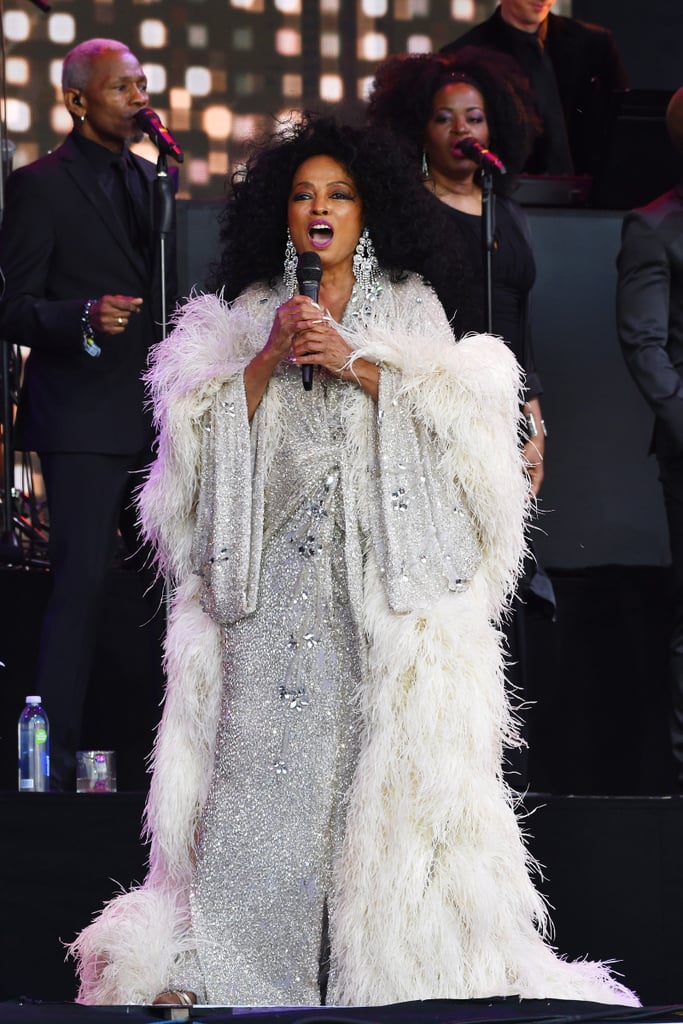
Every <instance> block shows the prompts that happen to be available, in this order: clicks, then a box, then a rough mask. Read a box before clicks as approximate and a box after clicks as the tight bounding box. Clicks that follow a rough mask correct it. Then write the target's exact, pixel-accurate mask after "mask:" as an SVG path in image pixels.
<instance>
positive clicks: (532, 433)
mask: <svg viewBox="0 0 683 1024" xmlns="http://www.w3.org/2000/svg"><path fill="white" fill-rule="evenodd" d="M524 421H525V423H526V433H527V437H528V438H529V439H531V438H533V437H538V425H537V423H536V417H535V416H534V414H533V413H532V412H525V413H524ZM541 430H542V431H543V436H544V437H547V436H548V431H547V429H546V425H545V420H541Z"/></svg>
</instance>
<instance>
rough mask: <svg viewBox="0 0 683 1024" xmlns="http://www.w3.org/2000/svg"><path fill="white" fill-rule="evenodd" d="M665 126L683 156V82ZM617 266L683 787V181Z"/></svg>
mask: <svg viewBox="0 0 683 1024" xmlns="http://www.w3.org/2000/svg"><path fill="white" fill-rule="evenodd" d="M667 127H668V130H669V135H670V137H671V141H672V143H673V145H674V147H675V149H676V150H677V152H678V153H679V154H681V155H683V88H680V89H678V91H677V92H675V93H674V95H673V97H672V99H671V101H670V103H669V106H668V109H667ZM617 266H618V285H617V327H618V332H619V341H620V343H621V348H622V352H623V355H624V358H625V360H626V365H627V366H628V369H629V371H630V372H631V375H632V376H633V378H634V380H635V382H636V384H637V385H638V387H639V389H640V391H641V392H642V394H643V395H644V397H645V399H646V401H647V402H648V405H649V406H650V408H651V409H652V411H653V412H654V414H655V428H654V434H653V438H652V444H651V451H652V452H654V454H655V455H656V458H657V463H658V466H659V479H660V482H661V484H662V490H663V493H664V503H665V507H666V513H667V521H668V527H669V540H670V543H671V561H672V569H673V629H672V634H671V641H670V659H669V664H670V670H671V686H672V690H671V693H672V701H671V717H670V729H671V740H672V750H673V755H674V761H675V766H676V773H677V783H678V788H679V790H680V791H681V792H683V181H681V183H679V184H678V186H677V187H676V188H673V189H671V191H669V192H666V193H664V195H661V196H659V198H657V199H655V200H654V201H653V202H651V203H650V204H649V205H648V206H644V207H642V208H640V209H638V210H632V211H631V212H630V213H628V214H626V216H625V218H624V222H623V227H622V244H621V250H620V252H619V257H618V262H617Z"/></svg>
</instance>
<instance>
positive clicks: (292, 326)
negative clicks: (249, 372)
mask: <svg viewBox="0 0 683 1024" xmlns="http://www.w3.org/2000/svg"><path fill="white" fill-rule="evenodd" d="M322 318H323V311H322V310H321V308H320V306H318V305H316V303H315V302H313V300H312V299H309V298H308V296H307V295H293V296H292V297H291V299H288V300H287V302H283V303H282V305H281V306H278V308H277V310H276V312H275V319H274V320H273V326H272V327H271V329H270V334H269V335H268V341H267V342H266V344H265V346H264V348H263V352H262V355H268V356H270V357H272V358H276V359H277V362H278V363H279V362H280V360H282V359H288V358H289V357H290V349H291V348H292V345H293V343H294V341H295V339H296V338H297V337H299V336H301V335H302V334H305V333H307V332H308V331H309V330H311V329H313V328H314V327H315V325H317V324H321V323H322ZM276 365H277V364H276Z"/></svg>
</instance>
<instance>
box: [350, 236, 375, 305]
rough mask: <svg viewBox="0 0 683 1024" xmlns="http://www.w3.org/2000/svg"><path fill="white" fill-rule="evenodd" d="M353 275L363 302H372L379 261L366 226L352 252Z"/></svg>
mask: <svg viewBox="0 0 683 1024" xmlns="http://www.w3.org/2000/svg"><path fill="white" fill-rule="evenodd" d="M353 276H354V277H355V279H356V281H357V282H358V285H359V287H360V289H361V290H362V292H363V297H364V299H365V302H366V303H368V302H372V301H373V299H374V298H375V296H376V294H377V290H378V284H379V263H378V261H377V256H376V255H375V247H374V245H373V244H372V239H371V238H370V232H369V231H368V229H367V228H363V230H362V232H361V236H360V238H359V239H358V245H357V246H356V251H355V253H354V254H353Z"/></svg>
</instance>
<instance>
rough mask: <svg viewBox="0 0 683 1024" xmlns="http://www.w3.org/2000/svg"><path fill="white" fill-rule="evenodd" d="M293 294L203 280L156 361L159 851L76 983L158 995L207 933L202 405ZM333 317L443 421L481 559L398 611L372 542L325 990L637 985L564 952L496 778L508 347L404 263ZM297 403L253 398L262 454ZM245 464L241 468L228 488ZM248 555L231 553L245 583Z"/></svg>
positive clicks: (420, 417) (357, 460) (513, 481)
mask: <svg viewBox="0 0 683 1024" xmlns="http://www.w3.org/2000/svg"><path fill="white" fill-rule="evenodd" d="M281 299H282V296H278V295H276V294H273V293H271V292H269V291H268V290H267V289H264V288H252V289H249V290H248V291H247V292H246V293H245V294H244V295H243V296H241V297H240V299H239V300H238V301H237V302H236V303H235V304H234V305H233V306H232V307H231V308H227V307H226V306H225V304H224V303H223V302H221V300H220V299H219V298H217V297H216V296H211V295H202V296H197V297H195V298H193V299H192V300H191V301H190V302H189V303H188V305H187V306H186V307H185V308H184V309H183V310H182V311H181V314H180V316H179V318H178V322H177V325H176V327H175V330H174V331H173V333H172V334H171V335H170V337H169V338H168V339H167V340H166V341H165V342H163V343H162V344H161V345H160V346H158V348H157V351H156V354H155V357H154V365H153V368H152V370H151V371H150V375H149V380H150V384H151V387H152V393H153V399H154V407H155V415H156V420H157V423H158V426H159V429H160V441H159V451H158V457H157V461H156V463H155V464H154V466H153V468H152V471H151V474H150V477H149V480H148V482H147V483H146V484H145V486H144V488H143V490H142V493H141V496H140V508H141V516H142V521H143V524H144V526H145V529H146V531H147V534H148V536H149V537H150V538H151V539H152V540H153V542H154V543H155V545H156V547H157V550H158V552H159V561H160V566H161V568H162V570H163V571H164V573H165V574H166V575H167V576H168V577H169V579H170V580H171V581H172V582H173V585H174V587H175V592H174V598H173V605H172V610H171V615H170V622H169V629H168V637H167V643H166V671H167V677H168V685H167V693H166V699H165V706H164V713H163V719H162V723H161V727H160V730H159V734H158V737H157V740H156V744H155V751H154V774H153V778H152V784H151V788H150V794H149V799H148V803H147V808H146V832H147V835H148V837H149V838H150V840H151V857H150V870H149V874H148V877H147V879H146V881H145V883H144V885H143V886H142V887H140V888H138V889H135V890H133V891H132V892H130V893H124V894H121V895H120V896H118V897H116V898H115V899H114V900H113V901H112V902H111V903H109V904H108V905H107V906H106V907H105V908H104V910H103V911H102V913H101V914H100V915H99V917H98V918H97V919H96V920H95V921H94V922H93V924H91V925H90V926H89V927H88V928H86V929H85V930H84V931H83V932H82V933H81V935H80V936H79V937H78V939H77V940H76V942H75V943H74V946H73V952H74V954H75V955H76V956H77V957H78V959H79V968H80V977H81V990H80V994H79V1000H80V1001H82V1002H86V1003H136V1002H143V1003H144V1002H149V1001H151V1000H152V999H153V998H154V996H155V995H156V994H157V993H159V992H161V991H163V990H164V989H166V988H168V987H169V986H173V985H174V984H175V983H176V982H175V979H176V978H177V964H178V962H179V960H180V959H182V956H183V954H184V953H186V952H188V951H192V949H193V948H194V945H195V939H194V936H193V933H192V920H191V913H190V909H189V899H188V891H189V886H190V881H191V877H192V870H193V855H194V851H195V839H196V831H197V828H198V827H199V823H200V818H201V812H202V808H203V807H204V805H205V802H206V799H207V794H208V791H209V786H210V783H211V777H212V765H213V759H214V746H215V740H216V723H217V720H218V715H219V705H220V699H221V692H222V686H223V679H222V667H221V629H220V626H219V625H218V624H217V623H216V622H215V621H214V619H213V618H211V617H210V616H209V615H208V614H207V613H206V612H205V611H203V610H202V607H201V604H200V600H201V597H202V590H203V588H204V582H203V580H202V578H201V577H200V576H199V575H195V571H196V569H197V551H198V548H197V516H198V508H199V506H200V504H201V496H200V477H201V465H202V463H201V459H202V446H203V441H204V439H205V438H204V436H203V423H204V417H205V414H207V412H209V411H210V410H211V409H212V407H213V406H214V405H215V403H216V402H217V400H218V396H219V394H220V392H221V389H222V388H223V386H224V384H225V382H226V381H229V380H235V379H236V378H239V377H240V376H241V373H242V371H243V369H244V367H245V366H246V364H247V363H248V362H249V361H250V360H251V358H253V356H254V355H255V353H256V352H258V351H259V350H260V349H261V348H262V346H263V344H264V341H265V338H266V337H267V334H268V330H269V328H270V324H271V322H272V317H273V313H274V310H275V307H276V306H277V304H278V303H279V301H281ZM343 330H344V333H345V334H346V336H347V338H348V339H349V341H350V343H351V345H352V347H353V348H354V350H355V352H356V355H360V356H363V357H366V358H368V359H371V360H372V361H374V362H377V363H379V364H381V366H382V370H381V374H382V378H384V379H386V381H389V380H391V381H392V391H391V396H392V397H391V401H392V403H394V404H397V405H398V407H400V409H401V410H402V411H403V413H404V414H405V415H406V416H407V417H408V418H409V419H410V420H411V422H413V423H415V424H417V426H418V428H419V430H420V431H423V432H426V435H427V436H431V437H433V439H434V445H435V446H436V448H437V449H438V452H439V459H438V465H437V470H436V471H437V472H438V473H439V474H440V479H441V480H442V484H443V488H444V489H445V490H446V491H447V490H448V488H449V487H451V485H452V484H453V481H457V486H458V488H459V491H458V493H459V494H460V495H461V496H462V497H463V500H464V503H465V506H466V508H467V509H468V511H469V515H470V517H471V521H472V523H473V524H474V528H475V531H476V534H477V539H478V544H479V548H480V552H481V566H480V568H479V570H478V572H477V573H476V576H475V579H474V580H473V582H472V585H471V587H470V590H469V591H468V592H467V594H464V595H463V594H457V593H451V592H449V590H448V588H445V589H444V588H443V587H442V589H441V592H440V593H435V594H434V595H433V597H432V598H431V599H430V600H429V601H428V602H427V604H426V605H425V599H424V589H422V590H421V589H420V587H417V588H416V592H418V591H419V593H420V594H421V599H420V600H416V602H415V606H414V607H400V608H399V609H398V610H397V607H396V602H397V601H398V603H399V605H400V604H401V602H402V603H403V604H405V603H406V601H407V602H408V603H409V602H410V597H409V594H408V595H406V593H401V594H398V596H397V594H392V593H391V584H390V581H388V580H387V575H386V572H385V571H384V566H381V565H379V564H378V559H380V561H381V554H378V551H377V550H375V549H373V548H372V546H371V547H370V548H369V549H368V550H366V551H365V566H364V575H363V589H362V607H361V624H362V629H363V631H364V634H365V636H366V637H367V644H368V679H367V680H365V681H364V683H363V686H362V692H361V693H360V695H359V703H360V714H361V717H362V722H363V741H362V746H361V750H360V756H359V759H358V763H357V767H356V770H355V773H354V779H353V783H352V786H351V792H350V796H349V808H348V814H347V819H346V831H345V837H344V844H343V850H342V853H341V857H340V858H339V861H338V863H337V864H336V866H335V878H336V890H337V894H336V902H335V911H334V914H335V919H334V921H333V922H331V932H332V945H333V968H334V972H333V973H334V979H335V981H334V991H333V993H332V997H333V999H334V1001H336V1002H339V1003H348V1004H372V1003H389V1002H394V1001H403V1000H414V999H430V998H457V999H463V998H480V997H486V996H495V995H498V996H504V995H511V994H516V995H519V996H523V997H532V998H550V997H554V998H571V999H576V998H585V999H591V1000H598V1001H604V1002H617V1003H619V1002H622V1003H633V1002H635V1001H636V1000H635V997H634V996H633V995H632V994H631V993H630V992H628V991H627V990H626V989H624V988H622V987H621V986H620V985H618V983H616V982H615V981H614V979H613V978H612V977H611V976H610V974H609V971H608V970H607V969H606V968H604V967H603V966H602V965H599V964H590V963H584V962H582V963H576V964H570V963H567V962H565V961H563V960H562V959H560V958H558V956H557V955H556V954H555V952H554V951H553V950H552V949H551V948H550V947H549V946H548V944H547V942H546V938H545V936H546V931H547V917H546V911H545V907H544V903H543V900H542V898H541V896H540V895H539V894H538V893H537V892H536V890H535V888H534V886H533V884H532V881H531V879H530V874H529V871H530V868H531V867H532V865H531V864H530V861H529V857H528V854H527V852H526V850H525V847H524V844H523V841H522V836H521V831H520V828H519V824H518V822H517V820H516V816H515V810H514V806H513V799H512V797H511V794H510V792H509V790H508V789H507V787H506V785H505V783H504V782H503V780H502V775H501V756H502V747H503V744H504V742H511V741H514V739H515V737H514V727H513V724H512V721H511V716H510V711H509V708H508V704H507V699H506V696H505V690H504V681H503V658H502V652H501V646H500V635H499V633H498V630H497V628H496V626H495V623H496V621H498V620H499V619H500V616H501V615H502V614H503V612H504V610H505V608H506V602H507V600H508V598H509V595H510V593H511V591H512V589H513V586H514V582H515V579H516V574H517V572H518V569H519V565H520V561H521V557H522V553H523V523H524V517H525V509H526V505H527V500H528V498H527V483H526V479H525V475H524V472H523V467H522V464H521V456H520V453H519V446H518V438H517V427H518V410H519V405H518V402H519V383H520V382H519V374H518V370H517V367H516V364H515V363H514V360H513V358H512V356H511V355H510V353H509V352H508V350H507V349H506V347H505V345H504V344H503V343H502V342H501V341H499V340H498V339H494V338H490V337H487V336H476V337H468V338H465V339H462V340H461V341H460V342H458V343H457V344H454V342H453V339H452V336H451V332H450V329H449V325H448V323H447V321H446V319H445V317H444V315H443V312H442V310H441V307H440V306H439V305H438V303H437V301H436V299H435V297H434V295H433V293H432V292H431V290H430V289H428V288H427V287H426V286H425V285H423V284H422V283H421V282H420V281H418V280H417V279H415V278H413V277H410V278H408V279H407V280H406V281H404V282H402V283H400V284H398V285H390V284H389V283H388V282H385V284H384V291H383V296H382V302H381V303H379V304H378V306H377V309H376V310H375V311H374V313H373V316H371V317H370V318H369V322H361V323H356V324H355V325H354V324H353V323H351V324H350V325H349V324H346V323H345V326H344V328H343ZM382 378H381V379H382ZM347 387H348V389H349V392H348V393H349V396H350V397H349V400H348V403H347V404H348V410H347V411H348V416H347V419H346V423H347V429H348V432H349V436H348V438H347V442H348V451H349V453H350V454H349V459H348V468H347V474H348V477H349V488H350V490H351V492H352V493H355V494H357V495H358V496H359V514H361V515H362V514H363V509H362V507H361V504H362V502H365V501H369V502H372V501H373V500H374V499H373V496H372V494H370V492H369V491H368V486H369V485H368V482H367V481H368V477H369V474H368V472H367V470H368V466H367V458H368V454H367V452H368V449H367V434H368V430H375V429H376V421H377V419H378V415H377V408H376V407H375V406H374V404H373V403H372V402H371V400H370V399H369V398H368V397H367V396H366V395H365V394H364V393H362V392H361V391H360V389H355V388H354V387H353V385H347ZM382 389H383V385H382V383H381V384H380V391H382ZM271 391H272V394H269V392H271ZM285 415H286V410H285V409H283V408H282V406H281V405H278V399H277V389H276V388H274V387H273V388H269V389H268V391H267V392H266V395H265V396H264V399H263V401H262V403H261V407H260V408H259V411H258V414H257V420H258V424H259V426H258V430H259V431H260V433H259V444H260V445H261V447H262V448H263V450H264V452H265V455H264V458H265V460H266V462H267V460H268V458H271V457H272V456H273V453H274V451H275V449H276V448H277V444H278V437H279V433H278V432H279V429H280V425H281V422H282V418H283V416H285ZM249 483H250V482H249V481H248V480H245V481H236V482H235V493H237V494H239V493H241V492H240V487H241V486H242V484H244V486H246V487H248V486H249ZM243 504H244V503H243ZM236 511H237V514H241V513H240V509H239V508H238V509H237V510H236ZM244 528H245V529H246V528H248V524H245V527H244ZM369 529H372V527H369ZM252 570H253V566H251V567H250V566H249V565H247V566H246V567H243V568H242V569H239V568H238V569H237V570H236V571H237V572H238V573H239V572H242V571H243V572H244V575H245V579H246V580H247V582H248V579H249V577H250V573H252ZM416 571H417V570H416Z"/></svg>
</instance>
